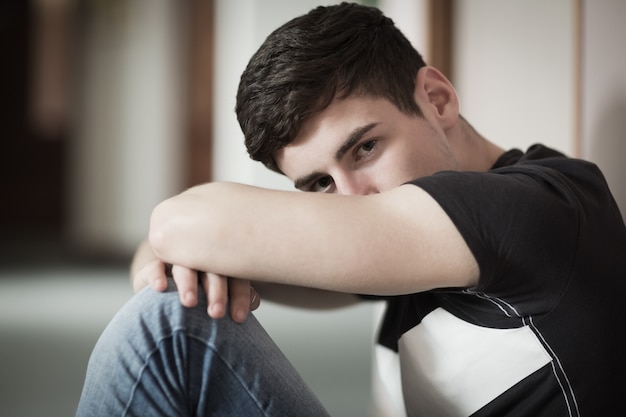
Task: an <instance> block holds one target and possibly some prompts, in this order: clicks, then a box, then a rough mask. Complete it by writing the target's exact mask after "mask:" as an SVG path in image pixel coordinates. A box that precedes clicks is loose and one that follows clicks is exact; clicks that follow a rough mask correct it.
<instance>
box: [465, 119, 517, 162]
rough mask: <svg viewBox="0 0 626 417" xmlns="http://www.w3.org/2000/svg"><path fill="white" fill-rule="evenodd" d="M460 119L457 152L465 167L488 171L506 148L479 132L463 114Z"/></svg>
mask: <svg viewBox="0 0 626 417" xmlns="http://www.w3.org/2000/svg"><path fill="white" fill-rule="evenodd" d="M459 121H460V123H459V124H458V127H459V130H460V132H458V133H459V135H458V137H460V138H461V140H460V141H458V143H457V152H458V156H459V159H460V161H461V164H462V166H463V169H464V170H467V171H488V170H489V169H490V168H491V167H492V166H493V165H494V164H495V163H496V161H497V160H498V158H499V157H500V156H502V154H503V153H504V152H505V150H504V149H503V148H501V147H500V146H498V145H496V144H495V143H493V142H491V141H489V140H488V139H487V138H485V137H484V136H482V135H481V134H479V133H478V132H477V131H476V130H475V129H474V127H473V126H472V125H470V124H469V123H468V122H467V121H466V120H465V119H464V118H463V117H462V116H461V117H460V118H459Z"/></svg>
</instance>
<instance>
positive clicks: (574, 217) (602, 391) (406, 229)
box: [78, 4, 626, 417]
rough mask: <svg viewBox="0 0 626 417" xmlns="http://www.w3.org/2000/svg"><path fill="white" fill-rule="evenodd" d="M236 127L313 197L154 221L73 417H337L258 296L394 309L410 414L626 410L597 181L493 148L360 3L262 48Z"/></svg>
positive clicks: (213, 198)
mask: <svg viewBox="0 0 626 417" xmlns="http://www.w3.org/2000/svg"><path fill="white" fill-rule="evenodd" d="M521 82H525V81H524V80H521ZM526 82H528V83H529V84H530V83H532V80H527V81H526ZM236 110H237V116H238V119H239V122H240V124H241V127H242V130H243V132H244V134H245V140H246V145H247V148H248V151H249V153H250V155H251V156H252V158H254V159H257V160H259V161H261V162H262V163H264V164H265V165H266V166H267V167H268V168H270V169H273V170H275V171H277V172H280V173H283V174H284V175H286V176H287V177H288V178H289V179H291V180H292V181H293V182H294V185H295V187H296V188H297V189H299V190H301V191H305V192H303V193H298V192H286V191H274V190H266V189H261V188H255V187H251V186H246V185H241V184H233V183H213V184H204V185H200V186H197V187H194V188H192V189H190V190H188V191H185V192H183V193H182V194H180V195H178V196H176V197H173V198H171V199H169V200H166V201H165V202H163V203H161V204H159V205H158V206H157V207H156V208H155V210H154V212H153V215H152V219H151V225H150V232H149V239H148V240H147V241H146V243H145V244H144V245H143V246H142V247H141V248H140V249H139V251H138V253H137V256H136V258H135V261H134V264H133V271H134V273H133V276H134V286H135V289H136V290H137V291H138V290H139V289H140V288H141V287H144V286H146V285H148V284H150V286H151V287H152V289H150V288H146V289H144V290H142V291H140V292H138V294H137V295H136V296H135V297H134V298H133V299H132V300H131V301H130V302H129V304H128V305H126V306H125V307H124V308H123V309H122V310H121V311H120V313H119V314H118V315H117V316H116V317H115V318H114V320H113V321H112V323H111V324H110V325H109V327H108V328H107V330H106V331H105V332H104V334H103V335H102V337H101V339H100V341H99V342H98V344H97V346H96V348H95V350H94V352H93V355H92V358H91V360H90V365H89V369H88V372H87V379H86V382H85V387H84V391H83V396H82V398H81V402H80V404H79V408H78V415H80V416H87V415H89V416H96V415H98V416H99V415H102V416H105V415H106V416H113V415H128V416H135V415H151V416H160V415H162V416H174V415H176V416H187V415H189V416H191V415H194V416H209V415H210V416H324V415H327V412H326V411H325V410H324V408H323V405H322V404H320V403H319V401H318V400H317V399H316V398H315V396H314V395H313V394H312V393H311V391H310V390H309V389H308V388H307V387H306V385H305V383H304V382H303V381H302V380H301V379H300V377H299V376H298V375H297V373H296V372H295V371H294V369H293V368H292V367H291V366H290V365H289V363H288V362H287V361H286V359H285V358H284V356H282V354H281V353H280V351H279V350H278V348H277V347H276V346H275V345H274V344H273V343H272V341H271V339H270V338H269V336H268V335H267V334H266V333H265V332H264V331H263V329H262V328H261V327H260V325H259V324H258V322H257V321H256V320H255V319H254V317H253V316H252V315H250V316H249V310H250V309H251V308H252V309H254V308H256V306H258V300H259V298H269V299H282V300H285V301H287V302H291V303H294V304H298V303H300V302H306V303H309V304H316V303H318V302H319V303H322V304H324V303H325V304H327V305H343V304H347V303H354V302H357V301H360V300H366V299H369V298H376V299H378V298H383V299H385V300H386V301H387V311H386V314H385V317H384V319H383V322H382V326H381V329H380V337H379V343H380V344H381V345H382V346H384V347H385V348H386V349H387V350H388V352H390V353H392V354H394V355H396V356H397V359H398V360H399V369H400V373H401V375H399V376H398V378H401V383H402V391H403V394H404V407H405V410H406V414H407V415H409V416H469V415H472V416H533V417H537V416H546V417H547V416H550V417H554V416H590V415H609V414H610V413H612V412H614V411H613V410H619V409H620V408H621V402H622V401H621V397H622V395H623V392H624V389H625V388H626V383H625V382H624V378H623V375H625V374H626V366H625V363H626V361H625V359H624V352H626V337H624V329H623V321H624V319H625V318H626V317H625V316H626V314H625V313H624V309H623V308H622V296H623V294H625V293H626V276H625V273H626V272H625V271H626V256H625V255H626V229H625V227H624V222H623V220H622V217H621V215H620V213H619V210H618V208H617V206H616V204H615V202H614V200H613V198H612V196H611V193H610V191H609V189H608V187H607V184H606V182H605V180H604V178H603V176H602V174H601V173H600V171H599V170H598V168H597V167H596V166H594V165H593V164H591V163H588V162H585V161H581V160H575V159H570V158H567V157H565V156H563V155H562V154H560V153H558V152H556V151H554V150H551V149H549V148H547V147H545V146H541V145H535V146H533V147H531V148H530V149H528V150H527V151H526V152H522V151H519V150H509V151H505V150H503V149H501V148H500V147H498V146H497V145H495V144H494V143H492V142H490V141H488V140H487V139H486V138H484V137H482V136H481V135H480V134H479V133H478V132H476V131H475V130H474V129H473V128H472V126H471V125H470V124H469V123H468V122H467V121H466V120H465V119H464V118H463V117H462V116H461V115H460V113H459V100H458V98H457V94H456V92H455V90H454V88H453V86H452V85H451V84H450V82H449V81H448V80H447V79H446V77H444V76H443V75H442V74H441V73H440V72H439V71H438V70H437V69H435V68H432V67H429V66H426V65H425V63H424V62H423V61H422V58H421V57H420V55H419V54H418V52H417V51H415V50H414V49H413V48H412V47H411V45H410V44H409V42H408V41H407V40H406V38H405V37H404V36H403V35H402V34H401V33H400V32H399V31H398V30H397V29H396V28H395V27H394V25H393V23H392V22H391V20H389V19H388V18H386V17H384V16H383V15H382V14H381V13H380V11H379V10H377V9H375V8H370V7H365V6H360V5H355V4H341V5H337V6H330V7H319V8H317V9H314V10H312V11H311V12H310V13H308V14H306V15H304V16H301V17H298V18H296V19H293V20H292V21H290V22H288V23H286V24H285V25H283V26H282V27H280V28H279V29H277V30H276V31H275V32H274V33H272V34H271V35H270V36H269V37H268V38H267V40H266V41H265V43H264V44H263V45H262V46H261V48H260V49H259V50H258V51H257V53H256V54H255V55H254V56H253V57H252V59H251V61H250V63H249V65H248V67H247V68H246V70H245V72H244V73H243V75H242V77H241V82H240V86H239V91H238V94H237V109H236ZM528 123H533V121H532V120H528ZM167 277H172V278H173V279H171V280H168V278H167ZM174 283H175V284H176V288H177V292H176V289H175V288H174ZM251 285H252V287H251ZM253 287H254V290H253V289H252V288H253ZM154 289H156V290H158V291H154ZM302 331H306V329H302Z"/></svg>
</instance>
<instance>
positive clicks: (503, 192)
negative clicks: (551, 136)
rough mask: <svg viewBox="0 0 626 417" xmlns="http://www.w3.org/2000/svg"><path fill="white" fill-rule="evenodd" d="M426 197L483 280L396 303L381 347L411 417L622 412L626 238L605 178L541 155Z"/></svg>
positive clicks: (434, 189)
mask: <svg viewBox="0 0 626 417" xmlns="http://www.w3.org/2000/svg"><path fill="white" fill-rule="evenodd" d="M412 183H413V184H415V185H416V186H418V187H421V188H423V189H424V190H426V191H427V192H428V193H429V194H430V195H431V196H432V197H433V198H434V199H435V200H436V201H437V202H438V203H439V204H440V205H441V207H442V208H443V209H444V210H445V211H446V213H447V214H448V216H449V217H450V218H451V219H452V221H453V222H454V224H455V225H456V227H457V228H458V230H459V231H460V233H461V235H462V236H463V238H464V239H465V241H466V242H467V244H468V246H469V248H470V250H471V251H472V253H473V254H474V256H475V258H476V260H477V262H478V265H479V267H480V278H479V282H478V284H477V285H476V286H475V287H474V288H469V289H455V288H452V289H450V288H446V289H438V290H434V291H428V292H424V293H417V294H410V295H404V296H397V297H390V298H389V299H388V300H387V303H388V306H387V311H386V313H385V317H384V319H383V322H382V326H381V329H380V336H379V343H380V344H381V345H382V346H384V347H385V348H387V349H384V350H386V351H387V353H389V352H395V353H396V354H397V355H395V356H396V357H397V359H398V360H399V369H400V373H401V382H402V387H403V394H404V402H405V406H406V410H407V414H408V415H409V416H438V415H441V416H468V415H474V416H533V417H538V416H546V417H547V416H549V417H554V416H581V415H582V416H590V415H594V416H595V415H610V414H611V413H612V412H614V410H619V409H621V408H622V398H621V396H622V395H624V392H626V382H624V381H625V380H626V365H625V364H626V361H625V359H624V354H626V335H625V334H626V327H625V326H626V324H625V323H626V320H625V319H626V312H625V310H624V309H623V308H622V307H623V306H622V303H623V302H624V300H623V295H624V294H626V228H625V227H624V222H623V219H622V216H621V214H620V212H619V210H618V208H617V205H616V203H615V201H614V199H613V197H612V196H611V193H610V191H609V189H608V186H607V184H606V182H605V180H604V177H603V176H602V174H601V172H600V171H599V170H598V168H597V167H596V166H595V165H593V164H591V163H589V162H585V161H581V160H577V159H572V158H567V157H565V156H563V155H562V154H560V153H558V152H556V151H554V150H551V149H549V148H546V147H544V146H541V145H535V146H532V147H531V148H529V150H528V151H527V152H526V153H522V152H521V151H519V150H512V151H509V152H507V153H505V154H504V155H503V156H502V157H501V158H500V159H499V160H498V161H497V163H496V164H495V165H494V167H493V168H492V169H491V170H490V171H488V172H448V171H445V172H439V173H436V174H434V175H432V176H429V177H424V178H420V179H417V180H415V181H412ZM390 368H392V367H390Z"/></svg>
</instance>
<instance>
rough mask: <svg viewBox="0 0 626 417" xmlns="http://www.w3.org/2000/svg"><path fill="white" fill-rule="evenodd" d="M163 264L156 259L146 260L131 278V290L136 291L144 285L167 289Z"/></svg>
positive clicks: (161, 289) (162, 289)
mask: <svg viewBox="0 0 626 417" xmlns="http://www.w3.org/2000/svg"><path fill="white" fill-rule="evenodd" d="M165 269H166V268H165V264H164V263H163V262H161V261H159V260H158V259H154V260H152V261H150V262H148V263H147V264H146V265H145V266H144V267H143V268H141V270H139V272H138V273H137V274H136V275H135V277H134V278H133V290H134V291H135V292H138V291H139V290H141V289H142V288H144V287H145V286H146V285H150V286H151V287H152V288H154V289H155V290H156V291H165V289H167V275H166V272H165Z"/></svg>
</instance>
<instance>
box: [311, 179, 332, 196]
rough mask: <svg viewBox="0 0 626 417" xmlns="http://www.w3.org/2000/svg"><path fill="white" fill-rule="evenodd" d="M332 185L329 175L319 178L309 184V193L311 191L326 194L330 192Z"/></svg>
mask: <svg viewBox="0 0 626 417" xmlns="http://www.w3.org/2000/svg"><path fill="white" fill-rule="evenodd" d="M332 185H333V178H332V177H331V176H329V175H327V176H325V177H320V178H318V179H317V180H315V182H313V183H312V184H311V187H310V188H309V191H313V192H316V193H327V192H330V191H331V190H330V188H331V186H332Z"/></svg>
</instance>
